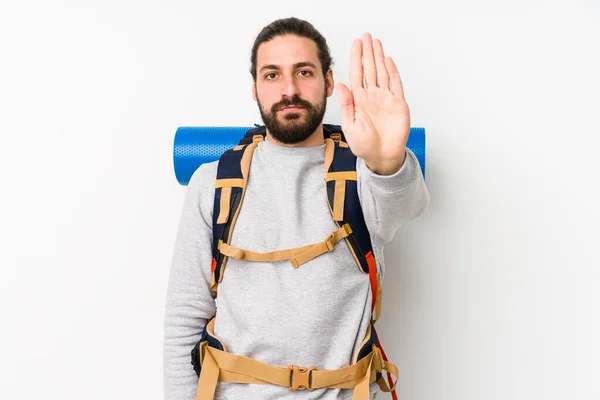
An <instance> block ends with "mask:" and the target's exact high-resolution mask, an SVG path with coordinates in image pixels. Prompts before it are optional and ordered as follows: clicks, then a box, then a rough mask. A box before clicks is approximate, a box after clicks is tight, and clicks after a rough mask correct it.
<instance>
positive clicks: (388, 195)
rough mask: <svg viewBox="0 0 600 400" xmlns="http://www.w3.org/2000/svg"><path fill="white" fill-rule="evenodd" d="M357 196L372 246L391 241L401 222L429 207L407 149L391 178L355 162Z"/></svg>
mask: <svg viewBox="0 0 600 400" xmlns="http://www.w3.org/2000/svg"><path fill="white" fill-rule="evenodd" d="M356 170H357V175H358V197H359V199H360V201H361V207H362V209H363V213H364V215H365V222H366V224H367V228H368V229H369V232H371V236H372V237H373V239H374V243H373V245H374V246H376V245H379V246H382V245H383V244H385V243H387V242H389V241H391V240H392V239H393V238H394V234H395V233H396V231H397V230H398V228H399V227H400V226H402V225H403V224H404V223H406V222H408V221H410V220H412V219H414V218H416V217H418V216H419V215H421V214H422V213H423V212H424V211H425V210H426V209H427V208H428V207H429V191H428V190H427V186H426V185H425V180H424V179H423V173H422V172H421V168H420V166H419V161H418V160H417V157H416V156H415V155H414V153H413V152H412V151H410V150H409V149H407V150H406V158H405V160H404V164H403V165H402V167H401V168H400V169H399V170H398V171H397V172H395V173H393V174H391V175H379V174H377V173H375V172H373V171H371V169H370V168H369V167H368V166H367V165H366V163H365V161H364V160H363V159H361V158H358V159H357V162H356Z"/></svg>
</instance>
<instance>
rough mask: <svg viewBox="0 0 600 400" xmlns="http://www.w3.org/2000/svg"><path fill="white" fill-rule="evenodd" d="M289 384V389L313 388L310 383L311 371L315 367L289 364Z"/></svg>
mask: <svg viewBox="0 0 600 400" xmlns="http://www.w3.org/2000/svg"><path fill="white" fill-rule="evenodd" d="M288 369H289V370H290V386H289V387H288V389H289V390H314V389H313V388H312V387H311V385H312V372H313V371H314V370H315V369H316V368H315V367H310V368H303V367H299V366H297V365H289V366H288Z"/></svg>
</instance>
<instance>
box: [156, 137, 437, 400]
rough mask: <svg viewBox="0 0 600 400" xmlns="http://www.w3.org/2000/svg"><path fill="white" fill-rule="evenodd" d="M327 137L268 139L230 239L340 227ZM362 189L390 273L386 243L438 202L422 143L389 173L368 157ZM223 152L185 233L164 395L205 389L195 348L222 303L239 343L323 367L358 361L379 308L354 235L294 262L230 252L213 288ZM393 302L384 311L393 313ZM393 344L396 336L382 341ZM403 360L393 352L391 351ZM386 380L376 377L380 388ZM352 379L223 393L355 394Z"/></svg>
mask: <svg viewBox="0 0 600 400" xmlns="http://www.w3.org/2000/svg"><path fill="white" fill-rule="evenodd" d="M324 161H325V145H321V146H315V147H296V148H290V147H282V146H279V145H276V144H274V143H272V142H269V141H268V140H267V141H264V142H261V143H260V144H259V145H258V147H257V148H256V150H255V152H254V156H253V158H252V164H251V167H250V174H249V180H248V186H247V189H246V194H245V197H244V202H243V204H242V207H241V210H240V213H239V216H238V219H237V222H236V225H235V229H234V231H233V235H232V239H231V245H232V246H234V247H238V248H242V249H246V250H252V251H256V252H270V251H275V250H283V249H289V248H295V247H301V246H305V245H308V244H312V243H316V242H320V241H322V240H324V239H325V238H326V237H327V236H328V235H329V234H330V233H331V232H333V231H334V230H335V229H336V228H337V226H336V224H335V222H334V221H333V219H332V216H331V212H330V211H329V208H328V203H327V197H326V191H325V182H324V168H323V167H324ZM356 167H357V177H358V178H357V179H358V194H359V199H360V201H361V205H362V209H363V213H364V215H365V220H366V224H367V227H368V229H369V232H370V234H371V240H372V243H373V252H374V255H375V258H376V260H377V269H378V272H379V274H380V276H381V278H382V279H383V274H384V271H385V264H384V259H383V247H384V245H385V243H387V242H389V241H390V240H391V239H392V238H393V237H394V233H395V232H396V230H397V229H398V228H399V227H400V226H401V225H402V224H403V223H405V222H407V221H408V220H410V219H413V218H415V217H417V216H419V215H420V214H421V213H423V212H424V211H425V209H426V208H427V207H428V205H429V192H428V190H427V188H426V186H425V182H424V179H423V175H422V173H421V169H420V167H419V164H418V161H417V159H416V157H415V156H414V154H413V153H412V152H410V150H409V151H408V153H407V157H406V161H405V162H404V165H403V166H402V168H401V169H400V171H398V172H397V173H395V174H394V175H389V176H381V175H378V174H376V173H374V172H372V171H371V170H370V169H369V168H368V167H367V166H366V164H365V163H364V160H362V159H361V158H358V160H357V166H356ZM216 173H217V162H212V163H207V164H203V165H201V166H200V167H199V168H198V169H197V170H196V172H195V173H194V174H193V176H192V177H191V179H190V182H189V185H188V187H187V191H186V194H185V201H184V205H183V211H182V214H181V220H180V223H179V229H178V233H177V237H176V242H175V247H174V252H173V259H172V265H171V271H170V277H169V284H168V290H167V299H166V310H165V319H164V353H163V356H164V393H165V400H194V399H195V396H196V388H197V384H198V377H197V376H196V373H195V372H194V369H193V366H192V365H191V363H190V361H191V358H190V351H191V350H192V348H193V347H194V345H195V344H196V343H197V342H198V340H199V338H200V335H201V333H202V328H203V327H204V324H205V323H206V321H207V320H208V319H210V318H211V317H212V316H213V315H215V314H216V319H215V331H214V333H215V335H216V336H217V337H219V338H220V339H221V340H222V341H223V342H224V343H225V345H226V346H227V350H228V351H229V352H231V353H234V354H238V355H243V356H247V357H251V358H254V359H257V360H260V361H263V362H265V363H268V364H271V365H275V366H282V367H287V366H288V365H290V364H295V365H299V366H304V367H309V366H315V367H316V368H317V369H337V368H341V367H345V366H347V365H349V364H351V360H352V357H353V355H354V352H355V351H356V350H357V348H358V345H359V344H360V342H361V341H362V340H363V339H364V337H365V334H366V331H367V327H368V324H369V319H370V315H371V314H370V313H371V289H370V283H369V276H368V274H364V273H363V272H361V271H360V270H359V269H358V266H357V264H356V261H355V260H354V258H353V257H352V255H351V253H350V250H349V248H348V245H347V244H346V242H345V241H344V240H342V241H341V242H339V243H338V244H337V245H336V246H335V248H334V250H333V251H332V252H330V253H325V254H323V255H321V256H319V257H317V258H315V259H313V260H311V261H309V262H308V263H306V264H303V265H301V266H300V267H299V268H298V269H294V268H293V267H292V266H291V265H290V263H289V261H275V262H254V261H247V260H236V259H233V258H229V259H228V261H227V265H226V267H225V269H224V272H223V273H224V276H223V281H222V282H221V284H220V285H219V288H218V296H217V298H216V300H215V299H213V298H212V296H211V294H210V290H209V287H210V283H211V261H212V252H211V241H212V212H213V209H212V208H213V201H214V193H215V189H214V184H215V178H216ZM393 317H394V316H393V315H390V314H386V313H385V311H384V313H383V317H382V318H384V319H385V318H393ZM383 345H384V346H385V343H384V344H383ZM390 361H392V362H393V361H394V360H390ZM377 390H378V387H377V385H376V384H371V392H372V396H373V393H375V392H376V391H377ZM351 398H352V390H349V389H319V390H314V391H306V390H305V391H297V392H293V391H289V390H288V389H287V388H286V387H280V386H273V385H258V384H239V383H229V382H219V383H218V385H217V390H216V393H215V399H216V400H223V399H227V400H231V399H235V400H241V399H252V400H276V399H277V400H286V399H303V400H304V399H307V400H308V399H322V400H334V399H336V400H341V399H351Z"/></svg>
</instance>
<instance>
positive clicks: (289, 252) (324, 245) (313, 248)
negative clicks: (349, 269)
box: [218, 224, 352, 268]
mask: <svg viewBox="0 0 600 400" xmlns="http://www.w3.org/2000/svg"><path fill="white" fill-rule="evenodd" d="M351 233H352V229H351V228H350V225H348V224H344V225H342V226H341V227H339V228H338V229H336V230H335V231H333V232H331V233H330V234H329V236H327V237H326V238H325V240H323V241H322V242H318V243H314V244H309V245H308V246H303V247H297V248H294V249H286V250H277V251H271V252H268V253H259V252H255V251H250V250H244V249H239V248H237V247H233V246H231V245H229V244H227V243H225V242H223V241H222V240H220V241H219V244H218V249H219V251H220V252H221V254H223V255H226V256H227V257H232V258H235V259H237V260H249V261H282V260H290V263H291V264H292V267H294V268H298V267H299V266H301V265H302V264H305V263H307V262H308V261H310V260H312V259H314V258H316V257H318V256H320V255H321V254H325V253H328V252H330V251H333V249H334V246H335V245H336V244H337V243H338V242H339V241H340V240H342V239H344V238H346V237H348V235H349V234H351Z"/></svg>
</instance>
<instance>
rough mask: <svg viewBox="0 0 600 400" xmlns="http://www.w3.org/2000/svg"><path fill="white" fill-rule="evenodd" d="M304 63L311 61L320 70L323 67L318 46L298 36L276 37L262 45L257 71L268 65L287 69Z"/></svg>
mask: <svg viewBox="0 0 600 400" xmlns="http://www.w3.org/2000/svg"><path fill="white" fill-rule="evenodd" d="M303 61H311V62H312V63H313V64H315V65H316V66H317V67H318V68H319V69H320V67H321V64H320V62H319V57H318V51H317V44H316V43H315V42H313V41H312V40H310V39H307V38H304V37H299V36H296V35H285V36H276V37H274V38H273V39H271V40H269V41H268V42H265V43H262V44H261V45H260V46H259V47H258V51H257V53H256V66H257V70H260V68H261V67H262V66H263V65H267V64H274V65H279V66H281V67H282V68H286V67H290V66H292V65H294V64H295V63H299V62H303Z"/></svg>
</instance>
